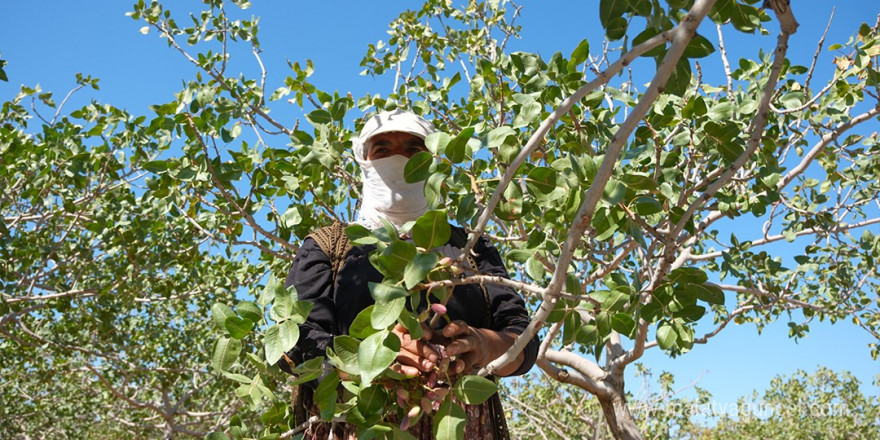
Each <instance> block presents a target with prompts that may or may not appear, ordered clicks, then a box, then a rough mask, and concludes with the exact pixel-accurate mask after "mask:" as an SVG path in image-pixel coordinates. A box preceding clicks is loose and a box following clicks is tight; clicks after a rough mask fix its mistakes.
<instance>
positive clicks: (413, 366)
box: [392, 324, 440, 375]
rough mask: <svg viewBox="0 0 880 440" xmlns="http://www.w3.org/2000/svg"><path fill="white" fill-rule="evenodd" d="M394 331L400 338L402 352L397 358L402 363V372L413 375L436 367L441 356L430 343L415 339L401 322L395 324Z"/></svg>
mask: <svg viewBox="0 0 880 440" xmlns="http://www.w3.org/2000/svg"><path fill="white" fill-rule="evenodd" d="M392 332H393V333H394V334H396V335H397V336H398V337H399V338H400V352H398V354H397V360H398V361H399V362H400V363H401V364H402V365H401V371H400V372H401V373H403V374H406V375H413V374H418V372H419V371H422V372H428V371H431V369H433V368H434V365H435V364H436V362H437V360H438V359H439V358H440V357H439V355H438V354H437V352H436V351H435V350H434V349H433V348H431V346H430V345H428V344H427V343H425V341H423V340H421V339H413V338H412V337H411V336H410V334H409V333H408V332H407V331H406V329H405V328H404V327H403V326H401V325H400V324H397V325H396V326H394V330H392ZM410 373H412V374H410Z"/></svg>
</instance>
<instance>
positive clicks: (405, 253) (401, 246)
mask: <svg viewBox="0 0 880 440" xmlns="http://www.w3.org/2000/svg"><path fill="white" fill-rule="evenodd" d="M415 256H416V247H415V245H413V244H412V243H408V242H405V241H403V240H395V241H394V242H392V243H391V244H390V245H388V246H386V247H385V249H384V250H383V251H382V252H381V253H380V254H379V256H378V257H377V260H378V261H379V263H380V264H381V265H382V267H384V268H385V270H387V271H389V272H391V273H394V274H398V275H403V270H404V268H406V265H407V264H409V262H410V261H412V259H413V257H415Z"/></svg>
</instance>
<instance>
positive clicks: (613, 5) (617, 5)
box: [599, 0, 627, 29]
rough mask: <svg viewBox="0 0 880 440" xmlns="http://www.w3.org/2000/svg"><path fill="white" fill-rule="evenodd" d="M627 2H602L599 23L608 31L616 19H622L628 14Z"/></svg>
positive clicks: (602, 0) (613, 0) (619, 0)
mask: <svg viewBox="0 0 880 440" xmlns="http://www.w3.org/2000/svg"><path fill="white" fill-rule="evenodd" d="M626 6H627V5H626V0H601V1H600V2H599V21H600V22H601V23H602V27H604V28H605V29H608V27H609V26H610V23H611V21H612V20H614V19H615V18H622V17H623V14H624V12H626Z"/></svg>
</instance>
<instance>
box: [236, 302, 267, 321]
mask: <svg viewBox="0 0 880 440" xmlns="http://www.w3.org/2000/svg"><path fill="white" fill-rule="evenodd" d="M235 310H236V311H237V312H238V314H239V315H241V316H242V317H243V318H247V319H250V320H251V321H253V322H260V321H262V320H263V310H262V309H261V308H260V306H258V305H257V303H255V302H252V301H239V303H238V304H236V305H235Z"/></svg>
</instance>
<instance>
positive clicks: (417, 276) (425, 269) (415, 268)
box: [403, 253, 440, 289]
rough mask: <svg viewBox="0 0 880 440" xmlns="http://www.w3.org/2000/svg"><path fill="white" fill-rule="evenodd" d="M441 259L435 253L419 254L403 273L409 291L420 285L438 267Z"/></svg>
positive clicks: (404, 282)
mask: <svg viewBox="0 0 880 440" xmlns="http://www.w3.org/2000/svg"><path fill="white" fill-rule="evenodd" d="M438 260H440V257H439V256H438V255H437V254H435V253H430V254H418V255H416V257H415V258H413V260H412V261H410V262H409V264H408V265H407V266H406V269H404V271H403V284H404V286H406V288H407V289H412V288H413V287H415V286H416V285H417V284H418V283H420V282H422V280H424V279H425V277H427V276H428V273H429V272H431V269H433V268H434V266H436V265H437V261H438Z"/></svg>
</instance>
